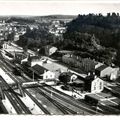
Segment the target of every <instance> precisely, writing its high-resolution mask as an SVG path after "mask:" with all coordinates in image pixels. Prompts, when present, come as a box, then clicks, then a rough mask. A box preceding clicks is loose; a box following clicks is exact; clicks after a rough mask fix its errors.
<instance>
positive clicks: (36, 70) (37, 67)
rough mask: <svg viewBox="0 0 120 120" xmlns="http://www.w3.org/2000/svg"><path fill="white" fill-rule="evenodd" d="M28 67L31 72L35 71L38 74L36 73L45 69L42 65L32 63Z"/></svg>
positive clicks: (40, 72)
mask: <svg viewBox="0 0 120 120" xmlns="http://www.w3.org/2000/svg"><path fill="white" fill-rule="evenodd" d="M30 69H31V70H32V71H33V72H35V73H36V74H38V75H41V74H43V73H44V71H45V70H46V71H47V69H46V68H44V67H42V66H40V65H38V64H36V65H34V66H33V67H31V68H30Z"/></svg>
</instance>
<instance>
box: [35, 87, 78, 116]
mask: <svg viewBox="0 0 120 120" xmlns="http://www.w3.org/2000/svg"><path fill="white" fill-rule="evenodd" d="M33 90H35V91H37V92H38V93H39V94H40V95H42V96H44V97H45V98H47V99H48V100H49V101H50V102H51V103H53V104H54V105H55V106H56V107H57V108H58V109H59V110H60V111H61V112H62V113H63V114H77V112H76V111H74V110H72V109H70V108H68V107H66V106H65V105H63V104H61V103H60V102H58V101H56V100H55V99H52V98H51V97H50V96H49V95H47V94H45V93H44V92H43V91H41V90H40V89H37V88H33Z"/></svg>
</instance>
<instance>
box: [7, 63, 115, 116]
mask: <svg viewBox="0 0 120 120" xmlns="http://www.w3.org/2000/svg"><path fill="white" fill-rule="evenodd" d="M7 64H9V62H7ZM12 67H13V66H12ZM14 67H16V68H17V69H19V70H21V71H23V72H24V71H25V70H24V68H22V67H20V66H19V67H18V66H16V65H14ZM24 79H25V81H27V82H28V81H29V82H30V81H31V80H29V79H27V78H24ZM47 87H49V88H50V89H54V90H55V91H56V92H58V93H60V94H63V95H65V96H67V97H69V98H72V97H70V96H69V95H66V94H65V93H63V92H61V91H58V90H56V89H55V88H53V87H51V86H49V85H47ZM38 92H40V91H38ZM50 92H51V91H49V93H50ZM59 97H60V96H59ZM75 102H77V103H78V104H83V102H80V101H79V102H78V101H77V100H76V101H75ZM52 103H53V102H52ZM54 104H55V103H54ZM58 104H59V103H58ZM84 104H85V103H84ZM85 105H86V104H85ZM59 106H60V105H59ZM59 106H58V108H59V109H60V107H59ZM61 106H62V105H61ZM64 107H65V106H64ZM61 108H62V107H61ZM88 108H89V110H88V109H87V111H88V112H90V113H92V114H96V109H94V110H93V108H92V107H91V108H90V106H88ZM102 108H104V109H107V108H106V107H104V106H103V107H102ZM41 109H43V108H42V107H41ZM64 109H65V108H64ZM66 109H67V108H66ZM111 109H112V107H111ZM91 110H92V112H91ZM112 110H113V109H112ZM68 111H69V110H68ZM107 111H108V109H107ZM109 111H110V110H109ZM115 111H116V109H115ZM97 112H98V113H97V114H102V112H101V111H99V110H97ZM110 112H111V111H110ZM47 114H49V113H47ZM73 114H74V112H73Z"/></svg>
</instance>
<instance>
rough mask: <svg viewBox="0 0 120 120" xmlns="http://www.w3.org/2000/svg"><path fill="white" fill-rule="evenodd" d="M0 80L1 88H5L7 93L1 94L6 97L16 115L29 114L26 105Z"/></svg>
mask: <svg viewBox="0 0 120 120" xmlns="http://www.w3.org/2000/svg"><path fill="white" fill-rule="evenodd" d="M0 80H1V81H2V83H3V86H4V87H6V89H7V91H6V90H4V91H3V93H4V94H5V95H6V96H7V97H8V99H9V101H10V103H11V104H12V106H13V107H14V108H15V110H16V111H17V113H18V114H23V113H25V114H31V112H30V110H29V109H28V108H27V107H26V105H25V104H24V103H23V102H22V101H21V99H20V98H19V97H18V96H17V95H16V93H15V92H14V91H13V90H12V88H11V87H10V86H9V85H8V84H7V82H6V81H5V80H4V79H3V78H2V77H1V76H0Z"/></svg>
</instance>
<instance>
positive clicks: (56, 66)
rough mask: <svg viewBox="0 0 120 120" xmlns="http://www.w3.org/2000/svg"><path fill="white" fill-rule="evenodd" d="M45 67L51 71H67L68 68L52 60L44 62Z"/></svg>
mask: <svg viewBox="0 0 120 120" xmlns="http://www.w3.org/2000/svg"><path fill="white" fill-rule="evenodd" d="M43 67H45V68H46V69H48V70H49V71H56V70H61V71H62V72H67V71H68V68H67V67H65V66H63V65H60V64H58V63H55V62H52V63H44V64H43Z"/></svg>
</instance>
